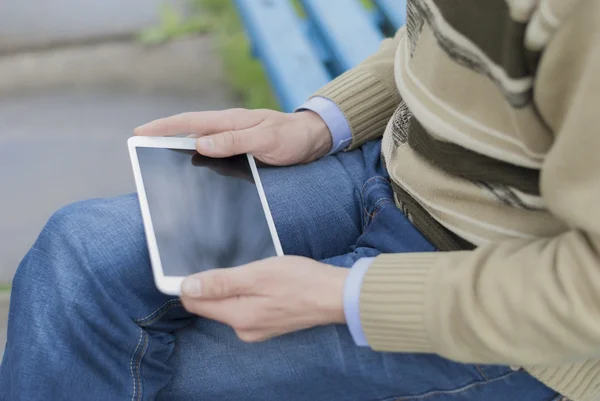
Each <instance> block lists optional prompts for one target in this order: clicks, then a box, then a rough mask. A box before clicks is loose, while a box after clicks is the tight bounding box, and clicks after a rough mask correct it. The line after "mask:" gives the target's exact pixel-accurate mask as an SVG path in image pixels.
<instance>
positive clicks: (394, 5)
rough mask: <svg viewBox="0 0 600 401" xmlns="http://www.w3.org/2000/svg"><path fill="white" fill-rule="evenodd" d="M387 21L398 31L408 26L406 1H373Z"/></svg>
mask: <svg viewBox="0 0 600 401" xmlns="http://www.w3.org/2000/svg"><path fill="white" fill-rule="evenodd" d="M373 1H374V2H375V5H376V6H377V8H379V10H381V12H382V13H383V15H384V17H385V18H386V20H387V21H388V22H389V23H390V24H391V25H392V26H393V27H394V29H396V30H398V29H400V27H402V26H403V25H404V24H406V0H373Z"/></svg>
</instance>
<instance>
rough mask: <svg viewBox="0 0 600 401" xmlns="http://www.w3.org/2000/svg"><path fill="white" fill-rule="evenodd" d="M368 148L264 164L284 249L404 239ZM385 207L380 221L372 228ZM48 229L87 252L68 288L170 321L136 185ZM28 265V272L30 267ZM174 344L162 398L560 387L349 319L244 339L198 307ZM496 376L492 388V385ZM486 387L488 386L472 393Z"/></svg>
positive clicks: (346, 251)
mask: <svg viewBox="0 0 600 401" xmlns="http://www.w3.org/2000/svg"><path fill="white" fill-rule="evenodd" d="M367 151H370V153H369V155H370V156H372V155H373V154H378V151H377V149H375V151H377V152H374V151H373V148H369V147H367ZM365 160H367V159H366V158H365V154H364V151H363V150H358V151H354V152H349V153H344V154H341V155H338V156H335V157H327V158H324V159H322V160H320V161H317V162H315V163H312V164H310V165H307V166H295V167H288V168H268V169H264V170H263V171H262V174H261V175H262V177H263V183H264V186H265V191H266V193H267V197H268V200H269V204H270V207H271V210H272V214H273V217H274V220H275V224H276V226H277V229H278V232H279V235H280V239H281V241H282V245H283V247H284V251H285V252H286V253H288V254H297V255H303V256H308V257H312V258H315V259H324V258H330V259H329V260H331V261H332V263H336V264H340V265H349V264H350V261H349V260H348V259H347V258H346V256H347V255H354V257H358V256H360V254H361V252H360V251H361V250H365V249H376V250H377V248H378V247H380V248H382V249H380V250H381V251H386V252H387V251H393V252H400V251H402V250H403V247H404V245H403V243H402V241H391V242H387V241H386V240H385V239H386V238H387V237H392V235H391V232H386V230H387V229H388V228H389V227H388V225H389V224H391V223H390V219H396V218H398V213H399V212H398V211H397V210H395V208H387V209H386V212H384V213H382V212H380V209H381V207H382V204H384V203H389V202H393V201H392V200H391V198H389V194H385V196H382V194H381V193H379V192H378V191H379V190H382V188H383V187H381V188H377V187H374V189H373V191H371V190H370V187H368V186H367V185H366V184H365V177H366V176H368V175H369V174H371V173H369V172H368V171H367V170H368V167H369V166H368V165H366V163H368V161H367V162H365ZM371 161H372V160H371ZM376 181H378V180H377V179H375V180H370V182H371V183H373V182H376ZM365 198H372V199H370V202H367V203H369V205H370V206H367V205H366V204H365ZM384 198H385V199H384ZM382 200H383V201H382ZM391 214H393V216H392V215H391ZM376 218H378V219H379V221H380V227H382V228H381V230H379V232H378V233H375V232H374V231H375V230H371V229H368V230H365V228H366V226H367V224H372V223H373V221H371V220H373V219H376ZM408 226H410V225H409V224H407V227H408ZM386 227H387V228H386ZM408 229H411V228H410V227H408ZM412 229H413V230H414V228H412ZM45 231H46V234H45V235H42V236H40V238H41V239H42V240H43V241H42V242H43V243H42V242H40V240H39V241H38V243H37V244H36V246H35V247H34V248H37V250H38V251H40V252H42V253H43V252H44V248H45V247H47V248H49V247H52V246H54V245H53V241H54V242H62V243H64V242H65V241H67V242H68V246H67V247H64V244H63V245H62V246H63V248H64V249H68V251H69V252H73V250H76V252H77V257H78V258H79V259H80V260H78V263H76V264H77V265H78V266H79V267H78V269H80V270H81V271H82V273H81V274H80V275H79V276H78V275H72V274H63V276H61V277H62V278H61V279H60V280H63V281H65V282H66V281H69V282H70V281H72V283H71V284H72V285H67V286H65V291H68V289H69V288H75V286H76V284H77V283H76V281H77V280H86V279H87V280H88V281H90V282H94V283H95V287H94V288H97V290H98V291H103V292H107V291H108V292H111V293H113V294H114V297H115V299H116V300H119V301H118V302H119V305H120V307H121V308H123V309H124V310H126V311H127V313H128V314H129V316H130V317H131V318H133V319H134V320H135V321H137V322H142V323H144V325H141V324H140V326H143V327H147V326H148V325H146V323H147V322H146V321H145V320H143V318H147V317H152V320H151V321H152V324H153V326H152V328H153V329H160V327H167V326H166V325H165V326H160V324H161V322H160V321H159V319H155V317H156V316H158V314H156V316H155V313H158V312H157V311H161V310H162V309H161V307H164V305H165V302H170V299H169V298H168V297H166V296H162V295H161V294H159V293H158V292H157V290H156V288H155V287H154V285H153V282H152V275H151V270H150V266H149V261H148V254H147V249H146V243H145V241H144V233H143V227H142V223H141V216H140V211H139V205H138V203H137V197H136V196H135V195H128V196H124V197H120V198H114V199H108V200H93V201H86V202H80V203H77V204H74V205H71V206H68V207H66V208H65V209H63V210H61V211H60V212H58V213H57V214H56V215H55V216H54V217H53V218H52V219H51V221H50V222H49V224H48V226H47V227H46V230H45ZM419 244H421V245H419V246H424V245H423V243H422V242H420V243H419ZM413 245H414V244H411V245H410V246H411V247H413ZM413 250H419V249H413ZM340 255H341V256H340ZM341 259H344V260H341ZM39 273H40V272H32V274H31V275H30V276H33V275H35V274H39ZM63 273H64V272H63ZM43 274H46V273H43ZM47 274H51V273H47ZM54 274H61V272H60V270H57V271H55V272H54ZM20 276H21V277H22V278H23V277H25V279H26V277H27V273H20ZM90 276H93V278H91V279H90V278H89V277H90ZM86 277H87V278H86ZM23 287H25V286H23ZM82 288H85V287H82ZM88 289H89V288H88ZM149 294H150V295H149ZM149 300H150V301H149ZM142 304H143V306H142V307H140V305H142ZM169 307H170V306H169ZM153 311H154V312H153ZM160 313H162V312H160ZM178 318H179V319H180V318H181V316H178ZM140 319H142V320H140ZM190 320H191V319H190ZM157 325H158V326H157ZM176 344H177V346H176V347H175V351H174V353H173V355H172V357H171V358H170V360H169V362H168V364H169V365H170V368H171V369H173V370H174V372H175V375H174V377H173V380H171V382H170V384H169V385H168V386H167V388H165V390H164V392H163V399H182V400H185V399H207V400H210V399H215V400H217V399H218V400H228V399H231V400H233V399H236V400H237V399H244V400H279V399H286V400H291V401H293V400H295V399H298V400H305V399H311V400H335V399H344V400H357V401H358V400H361V401H362V400H387V399H390V400H391V399H397V398H401V399H406V400H413V399H414V400H417V399H422V398H425V397H426V398H427V400H428V401H438V400H439V401H441V400H463V399H464V400H479V399H486V400H492V401H494V400H505V399H506V400H508V399H511V400H512V399H520V398H521V397H520V395H521V394H520V393H514V392H515V391H517V392H518V391H529V393H528V394H529V395H530V396H528V399H531V400H534V401H535V400H540V401H541V400H549V399H550V393H551V392H550V391H549V390H547V389H546V388H545V387H544V386H542V385H538V384H536V382H535V381H534V380H533V379H532V378H531V377H530V376H529V375H527V374H525V373H518V372H512V371H510V370H508V369H507V368H490V367H484V368H483V369H484V370H485V372H482V371H481V369H478V368H477V367H475V366H472V365H462V364H457V363H453V362H450V361H447V360H445V359H442V358H439V357H436V356H434V355H416V354H385V353H377V352H374V351H372V350H370V349H368V348H359V347H356V346H355V345H354V343H353V342H352V339H351V338H350V335H349V333H348V330H347V328H346V327H345V326H326V327H317V328H314V329H311V330H305V331H302V332H298V333H294V334H291V335H287V336H283V337H281V338H276V339H273V340H271V341H268V342H265V343H261V344H245V343H243V342H241V341H239V340H238V339H237V337H236V336H235V334H234V333H233V331H232V330H231V329H230V328H228V327H225V326H223V325H221V324H219V323H217V322H214V321H208V320H205V319H201V318H199V319H193V320H192V324H191V325H189V326H188V327H186V328H183V329H180V330H178V331H177V335H176ZM482 373H483V374H482ZM493 386H496V387H495V390H494V391H491V390H489V389H493V388H494V387H493ZM486 389H487V390H486ZM507 389H508V390H507ZM510 389H512V390H510ZM509 390H510V391H513V393H510V392H509ZM484 391H487V393H485V394H484V393H482V392H484ZM477 392H479V393H480V395H481V396H476V397H472V396H469V397H468V398H465V397H463V396H466V395H468V394H475V395H477V394H479V393H477ZM488 393H489V394H488ZM482 394H483V395H482ZM488 395H489V397H488ZM403 397H404V398H403ZM444 397H445V398H444ZM453 397H454V398H453ZM457 397H458V398H457ZM460 397H463V398H460ZM494 397H495V398H494Z"/></svg>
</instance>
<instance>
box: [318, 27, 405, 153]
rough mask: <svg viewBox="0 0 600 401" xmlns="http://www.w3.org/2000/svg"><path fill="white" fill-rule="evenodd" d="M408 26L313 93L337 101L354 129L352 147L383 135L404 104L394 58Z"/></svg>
mask: <svg viewBox="0 0 600 401" xmlns="http://www.w3.org/2000/svg"><path fill="white" fill-rule="evenodd" d="M404 34H405V29H404V28H402V29H400V30H399V31H398V32H397V33H396V35H395V36H394V38H390V39H385V40H384V41H383V42H382V44H381V46H380V48H379V50H378V51H377V53H375V54H374V55H372V56H371V57H369V58H367V59H366V60H365V61H363V62H362V63H361V64H359V65H358V66H356V67H355V68H353V69H351V70H349V71H347V72H345V73H344V74H342V75H340V76H339V77H337V78H336V79H334V80H333V81H331V82H330V83H329V84H327V85H325V86H324V87H323V88H321V89H320V90H319V91H317V93H315V94H314V95H313V97H315V96H320V97H324V98H327V99H329V100H331V101H333V102H334V103H335V104H336V105H337V106H338V107H339V108H340V110H341V111H342V112H343V113H344V115H345V116H346V119H347V120H348V124H349V125H350V129H351V130H352V143H351V145H350V148H351V149H354V148H356V147H358V146H360V145H361V144H363V143H365V142H367V141H370V140H372V139H376V138H379V137H381V136H382V135H383V131H384V130H385V127H386V125H387V123H388V120H389V119H390V118H391V117H392V114H393V113H394V110H395V109H396V107H397V106H398V104H399V103H400V100H401V99H400V94H399V93H398V89H397V87H396V83H395V80H394V57H395V54H396V49H397V48H398V43H399V41H400V38H401V37H402V35H404Z"/></svg>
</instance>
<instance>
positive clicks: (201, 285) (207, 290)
mask: <svg viewBox="0 0 600 401" xmlns="http://www.w3.org/2000/svg"><path fill="white" fill-rule="evenodd" d="M253 282H254V280H253V278H252V276H251V275H249V274H247V272H246V270H244V269H242V268H239V267H233V268H228V269H215V270H208V271H205V272H202V273H198V274H194V275H192V276H189V277H187V278H186V279H185V280H183V282H182V284H181V293H182V294H183V295H184V296H187V297H192V298H204V299H223V298H231V297H235V296H238V295H244V294H246V293H247V292H248V290H249V289H250V288H252V286H253Z"/></svg>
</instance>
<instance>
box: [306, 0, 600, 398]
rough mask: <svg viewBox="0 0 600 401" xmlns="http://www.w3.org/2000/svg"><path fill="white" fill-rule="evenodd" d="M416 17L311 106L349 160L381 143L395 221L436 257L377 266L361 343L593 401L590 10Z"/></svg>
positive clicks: (576, 0) (504, 2) (599, 9)
mask: <svg viewBox="0 0 600 401" xmlns="http://www.w3.org/2000/svg"><path fill="white" fill-rule="evenodd" d="M408 3H409V4H408V22H407V28H406V29H403V30H400V31H399V32H398V34H397V35H396V36H395V38H394V39H388V40H386V41H384V43H383V44H382V46H381V49H380V50H379V52H378V53H377V54H375V55H374V56H372V57H371V58H369V59H368V60H366V61H365V62H364V63H362V64H361V65H359V66H358V67H356V68H354V69H353V70H351V71H349V72H348V73H346V74H344V75H342V76H341V77H339V78H338V79H336V80H335V81H333V82H332V83H331V84H329V85H327V86H326V87H324V88H323V89H322V90H320V91H319V92H318V93H317V94H316V95H318V96H324V97H327V98H329V99H331V100H332V101H334V102H335V103H336V104H337V105H338V106H339V107H340V109H341V110H342V111H343V112H344V114H345V116H346V118H347V119H348V122H349V124H350V127H351V128H352V133H353V144H352V147H357V146H360V144H362V143H364V142H365V141H368V140H371V139H375V138H378V137H381V136H382V135H383V142H382V144H383V156H384V159H385V161H386V163H387V167H388V170H389V172H390V175H391V178H392V182H393V184H394V189H395V193H396V201H397V203H398V205H399V206H400V207H402V209H403V210H405V211H406V213H407V214H408V215H409V217H410V218H411V219H412V221H413V222H414V223H415V224H416V225H417V227H419V229H420V230H421V231H422V232H423V233H424V234H425V235H426V236H427V237H428V238H429V239H430V240H431V241H432V242H433V243H435V244H436V245H437V246H438V248H439V249H440V250H442V251H446V252H436V253H414V254H393V255H392V254H390V255H383V256H380V257H378V258H377V259H376V260H375V263H374V265H373V266H372V267H371V268H370V270H369V271H368V273H367V275H366V277H365V281H364V284H363V287H362V293H361V299H360V313H361V319H362V323H363V326H364V330H365V332H366V335H367V338H368V340H369V343H370V344H371V346H372V347H373V348H374V349H376V350H381V351H399V352H431V353H437V354H440V355H442V356H444V357H447V358H449V359H453V360H457V361H462V362H466V363H484V364H507V365H519V366H524V367H525V368H526V369H527V370H528V371H529V372H530V373H531V374H533V375H534V376H535V377H537V378H538V379H539V380H541V381H542V382H544V383H546V384H547V385H549V386H550V387H552V388H553V389H555V390H556V391H558V392H560V393H561V394H563V395H565V396H567V397H569V398H572V399H573V400H575V401H579V400H581V401H591V400H600V254H599V253H600V0H486V1H482V0H460V1H452V0H409V1H408ZM473 249H474V250H473Z"/></svg>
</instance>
